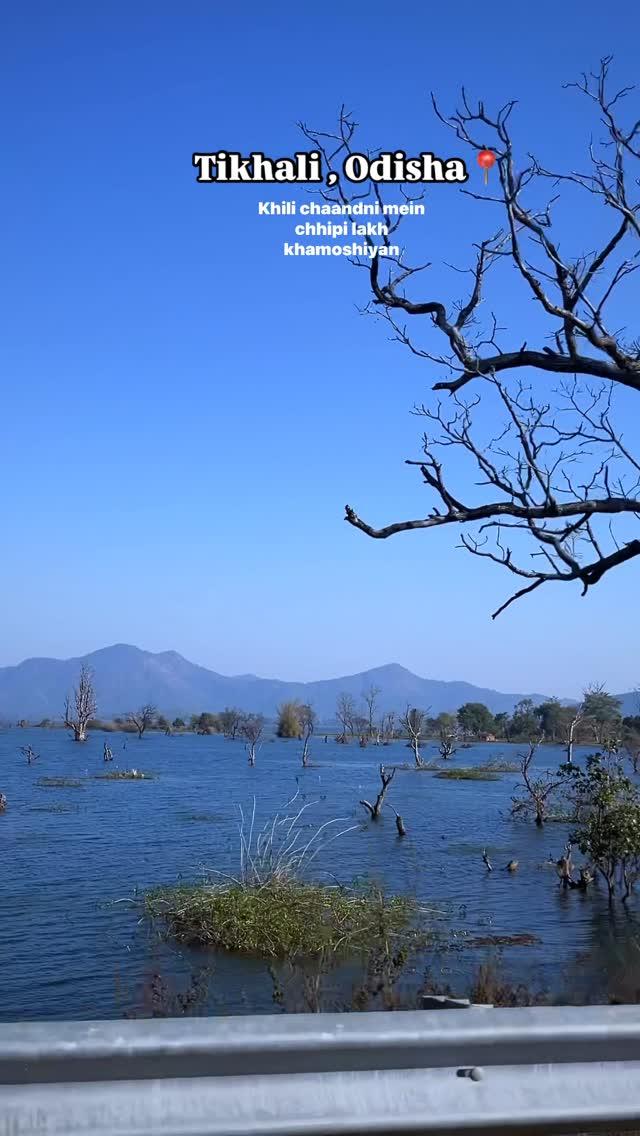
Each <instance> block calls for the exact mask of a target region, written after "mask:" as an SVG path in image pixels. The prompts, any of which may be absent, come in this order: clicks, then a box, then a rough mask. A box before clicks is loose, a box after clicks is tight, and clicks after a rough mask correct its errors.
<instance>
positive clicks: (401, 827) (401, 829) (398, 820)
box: [394, 809, 407, 836]
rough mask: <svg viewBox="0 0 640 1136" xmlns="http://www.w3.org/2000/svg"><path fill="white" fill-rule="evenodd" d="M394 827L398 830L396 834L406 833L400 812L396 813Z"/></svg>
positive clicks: (402, 834) (403, 834)
mask: <svg viewBox="0 0 640 1136" xmlns="http://www.w3.org/2000/svg"><path fill="white" fill-rule="evenodd" d="M394 812H395V809H394ZM396 828H397V830H398V836H406V835H407V830H406V828H405V827H404V821H403V819H402V817H401V816H400V813H396Z"/></svg>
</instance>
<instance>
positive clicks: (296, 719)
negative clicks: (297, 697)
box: [276, 702, 302, 738]
mask: <svg viewBox="0 0 640 1136" xmlns="http://www.w3.org/2000/svg"><path fill="white" fill-rule="evenodd" d="M301 710H302V705H301V703H300V702H283V703H282V705H281V706H278V725H277V726H276V734H277V736H278V737H279V738H301V737H302V723H301V721H300V711H301Z"/></svg>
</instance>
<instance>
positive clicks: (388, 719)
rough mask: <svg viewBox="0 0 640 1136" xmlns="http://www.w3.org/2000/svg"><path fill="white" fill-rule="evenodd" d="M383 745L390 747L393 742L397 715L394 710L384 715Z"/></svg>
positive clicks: (382, 724) (382, 727)
mask: <svg viewBox="0 0 640 1136" xmlns="http://www.w3.org/2000/svg"><path fill="white" fill-rule="evenodd" d="M380 728H381V732H382V744H383V745H385V746H386V745H389V744H390V742H392V741H393V738H394V734H395V729H396V715H395V711H394V710H388V711H387V713H386V714H383V715H382V723H381V727H380Z"/></svg>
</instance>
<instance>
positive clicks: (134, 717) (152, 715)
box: [127, 702, 158, 738]
mask: <svg viewBox="0 0 640 1136" xmlns="http://www.w3.org/2000/svg"><path fill="white" fill-rule="evenodd" d="M157 713H158V711H157V709H156V707H155V706H152V705H151V703H150V702H147V703H146V704H145V705H144V706H141V707H140V709H139V710H130V711H129V713H128V714H127V722H129V723H130V724H131V725H132V726H135V728H136V730H137V731H138V737H139V738H141V737H142V735H143V734H144V732H145V730H148V729H149V727H150V726H152V725H153V723H154V722H155V720H156V714H157Z"/></svg>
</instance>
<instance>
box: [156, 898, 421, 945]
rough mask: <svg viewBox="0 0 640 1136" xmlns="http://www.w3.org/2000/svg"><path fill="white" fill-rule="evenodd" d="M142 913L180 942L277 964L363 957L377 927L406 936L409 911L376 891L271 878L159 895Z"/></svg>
mask: <svg viewBox="0 0 640 1136" xmlns="http://www.w3.org/2000/svg"><path fill="white" fill-rule="evenodd" d="M145 911H146V914H147V915H148V916H150V917H152V918H158V917H159V918H161V919H162V920H163V921H164V922H165V924H166V927H167V930H168V931H169V933H170V935H171V936H172V937H173V938H175V939H177V940H178V941H179V942H181V943H186V944H189V945H192V946H196V945H198V946H203V947H213V948H216V949H218V950H222V951H228V952H232V953H235V954H244V955H253V956H255V957H259V958H275V959H282V958H301V957H305V956H308V955H314V954H319V953H321V952H328V953H330V954H331V955H344V956H348V955H349V954H352V953H357V952H358V951H361V950H369V949H371V948H372V947H373V946H374V944H375V943H376V942H377V941H378V939H379V937H380V933H381V928H384V932H385V934H386V935H388V936H392V937H393V936H398V935H400V934H402V933H408V932H409V931H410V928H411V923H412V917H413V915H414V905H413V904H412V902H411V901H410V900H407V899H404V898H392V899H389V900H387V899H385V897H384V896H383V895H382V893H381V892H379V891H376V890H368V891H359V890H356V889H345V888H340V887H328V886H325V885H323V884H318V883H305V882H303V881H299V880H295V879H283V880H277V879H274V880H272V881H271V882H270V883H268V884H266V885H264V886H260V885H255V886H249V887H246V886H245V885H243V884H240V883H238V884H235V883H234V884H231V885H230V886H226V885H219V886H218V885H211V884H200V885H192V886H187V887H185V886H178V887H169V888H159V889H156V890H154V891H151V892H149V893H148V894H147V896H146V897H145Z"/></svg>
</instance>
